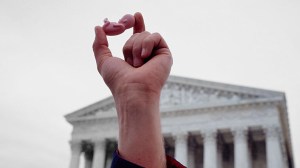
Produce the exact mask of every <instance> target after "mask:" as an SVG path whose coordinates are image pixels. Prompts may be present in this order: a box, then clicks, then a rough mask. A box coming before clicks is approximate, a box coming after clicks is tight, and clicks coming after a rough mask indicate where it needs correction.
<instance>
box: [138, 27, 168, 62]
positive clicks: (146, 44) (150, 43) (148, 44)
mask: <svg viewBox="0 0 300 168" xmlns="http://www.w3.org/2000/svg"><path fill="white" fill-rule="evenodd" d="M153 48H156V49H161V48H168V45H167V43H166V42H165V40H164V39H163V38H162V37H161V35H160V34H159V33H153V34H151V35H149V36H148V37H147V38H145V39H144V40H143V43H142V52H141V57H142V58H148V57H149V56H151V54H152V51H153Z"/></svg>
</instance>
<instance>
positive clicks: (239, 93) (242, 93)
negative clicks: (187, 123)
mask: <svg viewBox="0 0 300 168" xmlns="http://www.w3.org/2000/svg"><path fill="white" fill-rule="evenodd" d="M273 98H284V93H282V92H277V91H270V90H264V89H257V88H250V87H244V86H237V85H229V84H224V83H217V82H210V81H204V80H197V79H191V78H184V77H177V76H170V77H169V79H168V81H167V82H166V84H165V86H164V87H163V90H162V93H161V100H160V108H161V111H163V110H164V109H170V108H171V109H176V108H180V109H182V108H184V107H187V108H188V107H191V106H193V107H208V106H218V105H231V104H238V103H243V102H251V101H257V100H260V99H263V100H266V99H273ZM115 111H116V109H115V104H114V99H113V98H112V97H108V98H106V99H104V100H101V101H99V102H96V103H94V104H92V105H89V106H87V107H85V108H83V109H80V110H78V111H75V112H73V113H71V114H68V115H66V116H65V117H66V118H67V120H69V119H74V118H77V119H80V118H82V119H84V118H93V117H97V116H110V115H112V114H115V113H114V112H115Z"/></svg>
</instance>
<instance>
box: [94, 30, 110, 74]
mask: <svg viewBox="0 0 300 168" xmlns="http://www.w3.org/2000/svg"><path fill="white" fill-rule="evenodd" d="M93 51H94V55H95V58H96V62H97V66H98V70H99V72H100V74H101V68H102V65H103V63H104V61H105V60H106V59H107V58H109V57H111V56H112V54H111V51H110V50H109V48H108V41H107V38H106V34H105V32H104V31H103V29H102V27H100V26H96V27H95V40H94V43H93Z"/></svg>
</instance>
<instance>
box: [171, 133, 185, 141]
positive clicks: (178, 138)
mask: <svg viewBox="0 0 300 168" xmlns="http://www.w3.org/2000/svg"><path fill="white" fill-rule="evenodd" d="M172 135H173V137H175V139H176V141H177V142H186V140H187V138H188V135H189V134H188V132H187V131H179V132H175V133H174V134H172Z"/></svg>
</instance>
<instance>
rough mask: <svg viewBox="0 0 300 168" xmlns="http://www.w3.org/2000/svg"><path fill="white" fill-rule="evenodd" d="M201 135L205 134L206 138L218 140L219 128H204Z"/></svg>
mask: <svg viewBox="0 0 300 168" xmlns="http://www.w3.org/2000/svg"><path fill="white" fill-rule="evenodd" d="M201 135H202V136H203V138H204V140H205V141H206V140H208V141H211V140H216V137H217V130H216V129H204V130H201Z"/></svg>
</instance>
